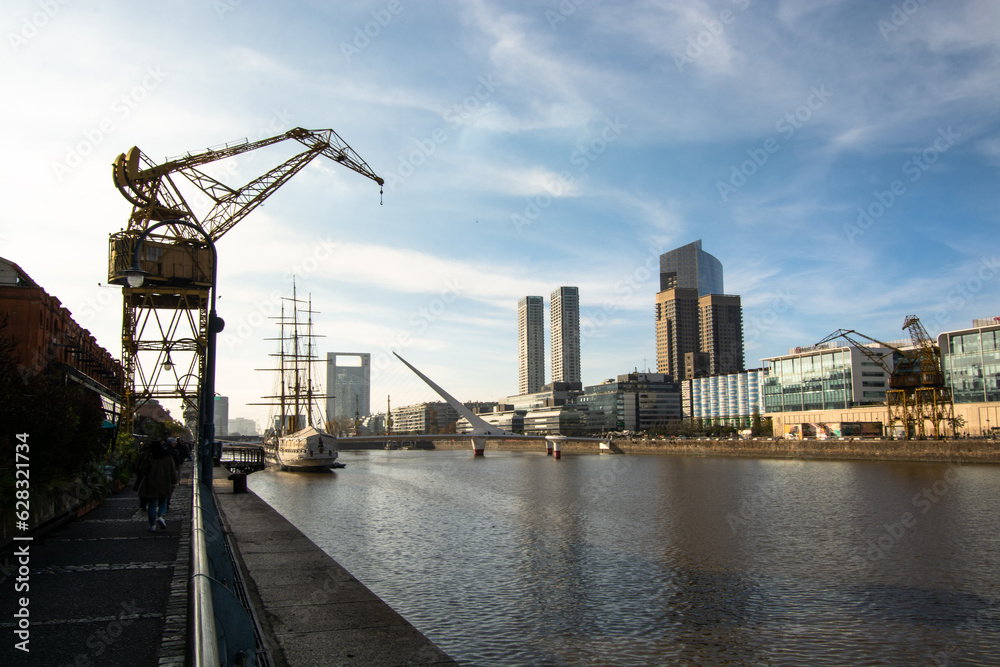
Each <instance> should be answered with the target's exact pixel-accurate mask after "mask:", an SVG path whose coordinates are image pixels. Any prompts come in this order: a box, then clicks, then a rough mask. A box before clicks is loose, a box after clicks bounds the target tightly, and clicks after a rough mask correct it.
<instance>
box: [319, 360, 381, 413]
mask: <svg viewBox="0 0 1000 667" xmlns="http://www.w3.org/2000/svg"><path fill="white" fill-rule="evenodd" d="M371 387H372V355H371V354H369V353H367V352H327V353H326V418H327V419H329V420H333V419H344V418H347V419H353V418H354V415H355V412H356V413H357V414H358V415H359V416H361V417H367V416H368V415H370V414H371Z"/></svg>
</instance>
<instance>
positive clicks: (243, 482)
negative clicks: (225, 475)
mask: <svg viewBox="0 0 1000 667" xmlns="http://www.w3.org/2000/svg"><path fill="white" fill-rule="evenodd" d="M229 479H231V480H233V493H246V492H247V474H246V473H245V472H234V473H233V474H231V475H230V476H229Z"/></svg>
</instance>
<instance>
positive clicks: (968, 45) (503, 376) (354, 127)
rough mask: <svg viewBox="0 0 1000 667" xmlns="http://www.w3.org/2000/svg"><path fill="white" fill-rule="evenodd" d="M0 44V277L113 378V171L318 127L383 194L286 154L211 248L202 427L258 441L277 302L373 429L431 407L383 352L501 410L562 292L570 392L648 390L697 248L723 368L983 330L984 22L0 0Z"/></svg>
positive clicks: (883, 14)
mask: <svg viewBox="0 0 1000 667" xmlns="http://www.w3.org/2000/svg"><path fill="white" fill-rule="evenodd" d="M0 25H2V34H3V44H2V45H0V53H2V56H0V63H2V65H0V86H2V89H3V90H4V91H5V95H4V98H5V100H4V103H3V105H2V109H3V111H2V113H3V122H2V123H0V133H2V140H3V143H2V146H3V151H2V154H3V156H4V159H3V160H2V162H0V183H2V186H0V187H2V194H3V206H2V207H0V257H4V258H6V259H8V260H11V261H13V262H15V263H17V264H18V265H19V266H20V267H21V268H22V269H24V270H25V271H26V272H27V273H28V274H29V275H30V276H31V277H32V278H33V279H34V280H35V281H36V282H38V283H39V284H40V285H41V286H42V287H44V288H45V289H46V290H47V291H48V292H49V293H50V294H52V295H54V296H56V297H58V298H59V299H60V300H61V302H62V303H63V305H64V306H65V307H66V308H68V309H69V310H70V311H71V312H72V314H73V316H74V318H75V319H76V320H77V321H78V322H80V323H81V324H82V325H83V326H85V327H87V328H88V329H89V330H90V331H91V332H92V333H93V334H94V335H95V337H96V338H97V340H98V342H99V343H101V344H102V345H103V346H104V347H105V348H106V349H108V350H109V351H110V352H111V353H112V354H114V355H115V356H119V355H120V353H121V343H120V341H121V312H122V306H121V304H122V301H121V290H120V288H118V287H115V286H108V285H107V262H108V235H109V234H111V233H113V232H117V231H118V230H120V229H122V228H123V227H125V225H126V224H127V220H128V216H129V214H130V212H131V205H130V204H129V203H128V202H127V201H125V199H123V198H122V196H121V195H120V194H119V193H118V192H117V191H116V189H115V187H114V185H113V183H112V180H111V177H110V176H111V173H110V168H109V167H110V164H111V162H112V161H113V160H114V159H115V157H116V156H117V155H118V154H119V153H122V152H124V151H126V150H128V148H130V147H132V146H138V147H139V148H140V149H141V150H142V151H143V152H144V153H145V154H146V155H148V156H150V157H151V158H152V159H154V160H155V161H156V162H162V161H163V160H165V159H166V158H168V157H173V156H178V155H181V154H184V153H187V152H189V151H190V152H198V151H202V150H204V149H206V148H208V147H211V146H217V145H220V144H223V143H226V142H230V141H234V140H241V139H243V138H249V139H259V138H263V137H269V136H274V135H278V134H282V133H284V132H286V131H288V130H290V129H292V128H294V127H304V128H307V129H327V128H330V129H333V130H335V131H336V132H337V133H338V134H339V135H340V136H341V137H343V138H344V140H346V141H347V142H348V143H349V144H350V145H351V146H352V147H353V148H354V150H355V151H357V153H358V154H359V155H360V156H361V157H362V158H363V159H364V160H365V161H366V162H367V163H368V164H369V165H370V166H371V168H372V169H373V170H374V171H375V172H376V173H377V174H378V175H380V176H381V177H382V178H384V179H385V181H386V184H385V188H384V194H383V195H382V196H381V197H380V195H379V191H378V190H379V188H378V186H377V185H376V184H375V183H373V182H372V181H370V180H368V179H366V178H364V177H362V176H360V175H359V174H357V173H355V172H353V171H350V170H348V169H346V168H344V167H342V166H341V165H338V164H336V163H334V162H332V161H330V160H328V159H326V158H322V157H320V158H317V159H316V160H314V161H313V162H312V163H311V164H310V165H309V167H307V168H306V169H305V170H303V171H302V172H300V173H299V174H297V175H296V176H295V177H294V178H292V179H291V180H290V181H289V182H288V183H286V184H285V185H284V186H283V187H282V188H281V189H280V190H278V191H277V192H276V193H275V194H273V195H272V196H271V197H270V198H269V199H268V200H267V201H266V203H265V204H264V205H263V206H262V207H260V208H258V209H257V210H255V211H254V212H252V213H251V214H250V215H249V216H247V217H246V218H245V219H244V220H242V221H241V222H240V223H239V224H237V225H236V226H235V227H234V228H233V229H231V230H230V231H228V232H227V233H226V234H225V235H224V236H223V237H222V238H220V239H219V240H218V243H217V249H218V253H219V267H218V271H219V279H218V280H219V284H218V297H219V301H218V312H219V315H220V316H221V317H222V318H223V319H225V321H226V329H225V331H224V332H223V333H222V334H220V339H219V358H218V373H217V381H216V389H217V391H218V392H219V393H220V394H223V395H227V396H229V397H230V409H229V415H230V417H248V418H252V419H256V420H257V421H258V423H260V424H263V423H264V422H265V420H266V418H267V408H264V407H260V406H253V405H250V404H251V403H254V402H259V400H260V399H259V397H260V396H262V395H265V394H267V393H269V392H270V391H271V389H272V379H271V377H269V375H268V374H267V373H262V372H257V371H254V369H256V368H263V367H267V366H268V365H269V363H270V360H269V358H268V355H269V354H271V353H273V352H274V351H275V349H274V347H273V346H274V342H273V341H268V340H265V339H266V338H269V337H274V336H275V335H276V328H275V323H274V321H273V320H269V319H268V318H267V317H268V316H269V315H273V314H275V312H276V304H278V303H279V299H280V297H281V296H289V295H290V294H291V290H292V284H291V283H292V276H293V275H294V276H295V282H296V287H297V290H298V293H299V295H300V296H302V295H311V298H312V302H313V308H314V310H316V311H319V313H318V314H317V315H315V317H314V325H315V330H316V333H317V334H321V335H322V336H323V338H320V339H318V340H317V351H318V352H319V354H320V355H321V356H324V357H325V354H326V353H327V352H330V351H337V352H369V353H371V354H372V365H373V373H372V375H373V377H372V399H371V401H372V407H373V410H384V408H385V404H386V400H387V398H388V397H391V400H392V404H393V406H399V405H407V404H412V403H418V402H421V401H425V400H436V398H437V397H436V396H435V395H434V394H433V392H432V391H431V390H430V389H428V388H427V387H426V386H425V385H424V384H423V383H422V382H421V381H420V380H419V379H418V378H416V377H415V376H414V375H413V374H412V373H411V372H410V371H409V370H407V369H406V368H405V367H404V366H403V365H402V364H400V363H399V362H398V361H397V360H396V359H395V358H394V357H393V356H392V354H391V353H392V352H393V351H395V352H398V353H399V354H400V355H402V356H403V357H404V358H406V359H407V360H408V361H410V362H411V363H413V364H414V365H415V366H416V367H418V368H420V369H421V370H422V371H423V372H425V373H426V374H427V375H429V376H430V377H431V378H432V379H434V380H435V381H436V382H437V383H438V384H440V385H442V386H443V387H445V388H446V389H447V390H448V391H450V392H451V393H452V394H454V395H455V396H456V397H458V398H459V399H460V400H467V401H469V400H478V401H492V400H497V399H498V398H502V397H504V396H508V395H512V394H516V393H517V301H518V299H520V298H521V297H523V296H527V295H540V296H544V297H545V304H546V309H547V308H548V304H549V294H550V293H551V292H552V290H554V289H556V288H558V287H559V286H563V285H573V286H577V287H579V290H580V316H581V328H582V340H581V367H582V376H583V377H582V379H583V382H584V384H597V383H599V382H601V381H603V380H605V379H608V378H613V377H615V376H617V375H618V374H621V373H627V372H630V371H633V370H635V369H639V370H642V369H646V368H648V369H651V370H654V371H655V369H656V350H655V341H654V322H653V312H654V311H653V304H654V297H655V293H656V291H657V289H658V288H659V278H658V263H657V258H658V255H659V254H660V253H663V252H666V251H668V250H671V249H673V248H676V247H678V246H681V245H684V244H687V243H690V242H692V241H695V240H698V239H701V240H702V243H703V248H704V250H705V251H706V252H709V253H711V254H712V255H714V256H715V257H717V258H718V259H719V260H720V261H721V262H722V264H723V267H724V271H725V289H726V292H727V293H729V294H738V295H740V296H741V297H742V303H743V308H744V336H745V339H746V364H747V367H750V368H753V367H759V366H760V360H761V359H762V358H765V357H770V356H777V355H781V354H786V353H787V352H788V350H789V348H791V347H794V346H800V345H809V344H813V343H815V342H817V341H819V340H820V339H822V338H823V337H825V336H826V335H828V334H830V333H831V332H833V331H835V330H837V329H841V328H843V329H854V330H856V331H859V332H861V333H863V334H866V335H868V336H871V337H875V338H878V339H882V340H896V339H901V338H904V337H905V336H906V332H904V331H902V330H901V327H902V323H903V319H904V317H905V316H906V315H908V314H916V315H918V316H919V317H920V318H921V320H922V322H923V323H924V326H925V327H926V328H927V330H928V331H929V332H930V334H931V335H932V336H937V334H938V333H940V332H941V331H949V330H954V329H960V328H965V327H968V326H971V324H972V319H973V318H979V317H992V316H994V315H1000V305H998V304H997V293H998V287H1000V281H998V280H997V279H996V278H997V276H998V272H1000V260H998V257H997V254H996V253H997V243H996V239H997V231H998V229H997V228H998V222H1000V206H998V205H1000V187H998V174H1000V114H998V110H1000V3H996V2H994V1H993V0H970V1H961V0H959V1H952V0H949V1H948V2H943V1H939V0H926V1H921V0H895V1H892V2H890V1H878V0H875V1H872V0H857V1H853V0H846V1H835V0H825V1H824V0H818V1H815V2H803V1H787V2H782V1H772V2H765V1H758V0H718V1H713V2H707V1H706V2H700V1H694V0H676V1H671V0H662V1H658V2H657V1H647V2H621V1H616V2H598V1H596V0H581V1H576V0H561V1H559V2H556V1H550V2H491V1H488V0H482V1H471V0H470V1H467V2H465V1H456V2H424V3H416V2H406V1H404V0H388V1H385V0H377V1H375V2H352V3H342V2H319V1H314V2H282V3H272V2H259V1H254V0H243V1H239V0H215V1H214V2H208V1H205V2H191V1H176V2H162V3H134V2H65V1H63V2H60V1H59V0H36V1H34V2H31V1H27V2H23V1H20V0H14V1H9V2H5V3H3V7H2V9H0ZM296 145H297V144H294V142H282V143H280V144H278V145H276V146H273V147H271V148H268V149H266V150H261V151H255V152H253V153H248V154H245V155H244V156H241V157H238V158H233V159H232V161H231V162H230V163H229V164H228V165H224V164H223V163H221V162H220V163H217V164H215V165H213V167H212V168H211V169H210V171H212V170H214V171H212V173H213V174H214V175H216V177H218V178H219V179H220V180H223V181H224V182H227V183H230V184H232V185H234V186H238V185H242V184H243V183H245V182H248V181H249V180H251V179H253V178H255V177H257V176H258V175H260V174H262V173H264V172H266V171H267V170H269V169H271V168H272V167H273V166H277V165H278V164H280V163H282V162H283V161H284V160H287V159H288V158H290V157H292V156H293V155H294V154H296V153H297V152H298V151H296V150H295V146H296ZM546 336H547V337H548V326H546ZM550 363H551V355H550V352H549V349H548V347H547V350H546V364H547V366H548V364H550ZM546 381H551V369H550V367H547V369H546ZM170 405H171V404H170V403H168V407H169V406H170ZM175 416H177V415H176V413H175Z"/></svg>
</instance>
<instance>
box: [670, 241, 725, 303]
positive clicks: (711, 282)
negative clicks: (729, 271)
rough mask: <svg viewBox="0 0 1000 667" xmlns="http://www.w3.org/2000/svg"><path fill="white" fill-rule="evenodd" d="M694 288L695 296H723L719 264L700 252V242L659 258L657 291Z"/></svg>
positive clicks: (683, 246) (702, 251)
mask: <svg viewBox="0 0 1000 667" xmlns="http://www.w3.org/2000/svg"><path fill="white" fill-rule="evenodd" d="M673 287H681V288H684V289H697V290H698V296H705V295H706V294H725V293H726V292H725V289H723V280H722V262H720V261H719V260H718V259H716V258H715V257H713V256H712V255H709V254H708V253H707V252H705V251H704V250H702V249H701V239H698V240H697V241H695V242H694V243H688V244H687V245H682V246H681V247H680V248H675V249H674V250H671V251H670V252H665V253H663V254H662V255H660V291H661V292H662V291H663V290H666V289H671V288H673Z"/></svg>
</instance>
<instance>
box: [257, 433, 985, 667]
mask: <svg viewBox="0 0 1000 667" xmlns="http://www.w3.org/2000/svg"><path fill="white" fill-rule="evenodd" d="M341 460H342V461H344V462H346V463H347V466H348V467H347V468H346V469H345V470H340V471H337V472H335V473H331V474H325V475H320V474H295V473H280V472H272V471H267V472H263V473H255V474H253V475H251V476H250V478H249V481H250V486H251V488H252V489H253V490H254V491H255V492H256V493H257V494H258V495H260V496H261V497H262V498H263V499H264V500H266V501H267V502H268V503H270V504H271V505H273V506H274V507H275V508H276V509H277V510H278V511H279V512H280V513H281V514H283V515H284V516H285V517H286V518H288V520H289V521H291V522H292V523H293V524H295V525H296V526H297V527H298V528H299V529H300V530H302V531H303V532H304V533H305V534H306V535H308V536H309V537H310V538H311V539H312V540H313V541H314V542H316V544H318V545H319V546H320V547H321V548H323V549H324V550H325V551H326V552H327V553H328V554H330V555H331V556H332V557H333V558H334V559H335V560H337V562H339V563H340V564H341V565H343V566H344V567H345V568H347V569H348V570H349V571H350V572H351V573H352V574H354V575H355V576H356V577H357V578H358V579H360V580H361V581H363V582H364V583H365V584H367V585H368V586H369V587H370V588H371V589H372V590H373V591H374V592H375V593H376V594H378V595H379V596H380V597H382V598H383V599H384V600H385V601H386V602H388V603H389V604H390V605H391V606H392V607H393V608H395V609H396V610H397V611H399V612H400V613H401V614H403V616H405V617H406V618H407V619H408V620H409V621H410V622H412V623H413V624H414V625H415V626H417V627H418V628H419V629H420V630H421V631H423V632H424V633H425V634H426V635H427V636H428V637H430V638H431V639H432V640H434V641H435V642H436V643H437V644H438V645H439V646H441V647H442V648H443V649H444V650H445V651H447V652H448V653H449V654H451V655H452V656H453V657H454V658H455V659H456V660H458V661H459V662H461V663H463V664H469V665H578V664H599V665H650V664H665V665H666V664H677V665H682V664H683V665H687V664H693V665H711V664H737V665H749V664H754V665H757V664H763V665H804V664H811V665H847V664H887V665H889V664H891V665H924V664H927V665H944V664H948V665H998V664H1000V571H998V568H997V565H998V562H997V556H996V554H997V552H998V546H1000V544H998V541H1000V519H998V517H997V503H996V500H995V490H996V489H997V488H998V483H1000V468H998V467H991V466H954V467H952V466H947V465H943V464H917V463H912V464H911V463H862V462H819V461H817V462H802V461H783V460H782V461H779V460H747V459H717V458H679V457H657V456H597V455H588V456H572V455H564V458H563V459H562V460H560V461H555V460H554V459H553V458H552V457H546V456H545V455H544V454H542V453H533V452H532V453H526V452H496V451H492V450H491V451H489V452H488V453H487V456H486V457H485V458H473V456H472V455H471V452H466V451H434V452H408V451H392V452H384V451H364V452H342V453H341Z"/></svg>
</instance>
